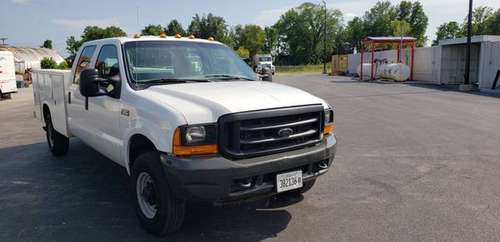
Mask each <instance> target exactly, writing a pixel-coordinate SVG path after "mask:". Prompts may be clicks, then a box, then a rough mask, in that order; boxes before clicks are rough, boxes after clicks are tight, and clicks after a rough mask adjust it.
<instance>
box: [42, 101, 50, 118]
mask: <svg viewBox="0 0 500 242" xmlns="http://www.w3.org/2000/svg"><path fill="white" fill-rule="evenodd" d="M49 116H50V109H49V106H47V104H44V105H43V120H44V121H46V120H47V118H48V117H49Z"/></svg>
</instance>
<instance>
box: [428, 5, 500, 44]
mask: <svg viewBox="0 0 500 242" xmlns="http://www.w3.org/2000/svg"><path fill="white" fill-rule="evenodd" d="M472 35H500V9H498V10H496V11H494V10H493V9H492V8H490V7H486V6H480V7H477V8H475V9H474V10H473V11H472ZM465 36H467V16H465V17H464V20H463V22H462V23H458V22H456V21H450V22H447V23H443V24H441V25H439V27H438V28H437V32H436V40H434V41H433V43H432V44H433V45H437V44H438V42H439V40H442V39H452V38H460V37H465Z"/></svg>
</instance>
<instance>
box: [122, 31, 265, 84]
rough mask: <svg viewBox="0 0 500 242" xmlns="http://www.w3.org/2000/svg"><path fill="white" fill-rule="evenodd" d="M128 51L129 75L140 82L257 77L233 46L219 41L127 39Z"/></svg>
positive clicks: (126, 50)
mask: <svg viewBox="0 0 500 242" xmlns="http://www.w3.org/2000/svg"><path fill="white" fill-rule="evenodd" d="M125 53H126V58H127V64H128V68H127V69H128V73H129V75H130V78H131V79H132V82H134V83H139V84H140V83H148V82H159V81H160V82H165V83H167V82H168V81H174V80H175V81H180V80H181V81H182V80H186V81H187V80H189V81H211V80H224V81H230V80H256V78H257V77H256V75H255V73H254V72H253V71H252V70H251V69H250V68H249V67H248V65H246V64H245V62H243V61H242V60H241V58H239V57H238V56H237V55H236V54H235V53H234V51H233V50H231V49H230V48H228V47H226V46H224V45H220V44H211V43H196V42H184V41H137V42H128V43H125Z"/></svg>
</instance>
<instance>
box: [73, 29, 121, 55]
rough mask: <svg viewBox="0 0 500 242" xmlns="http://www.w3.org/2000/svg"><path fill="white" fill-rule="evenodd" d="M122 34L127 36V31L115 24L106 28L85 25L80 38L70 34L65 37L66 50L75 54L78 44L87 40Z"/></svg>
mask: <svg viewBox="0 0 500 242" xmlns="http://www.w3.org/2000/svg"><path fill="white" fill-rule="evenodd" d="M123 36H127V33H125V31H123V30H122V29H120V28H119V27H116V26H109V27H106V28H101V27H98V26H87V27H85V29H84V30H83V34H82V35H81V39H80V40H76V38H75V37H74V36H70V37H68V38H67V39H66V46H67V47H66V50H68V52H69V53H70V54H71V55H75V54H76V52H78V49H79V48H80V46H81V45H82V44H83V43H85V42H87V41H91V40H97V39H104V38H112V37H123Z"/></svg>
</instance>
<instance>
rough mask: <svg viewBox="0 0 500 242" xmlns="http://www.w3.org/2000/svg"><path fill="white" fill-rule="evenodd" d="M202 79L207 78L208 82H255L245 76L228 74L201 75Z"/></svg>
mask: <svg viewBox="0 0 500 242" xmlns="http://www.w3.org/2000/svg"><path fill="white" fill-rule="evenodd" d="M203 77H206V78H209V79H210V80H247V81H255V80H254V79H251V78H248V77H246V76H239V75H229V74H209V75H203Z"/></svg>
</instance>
